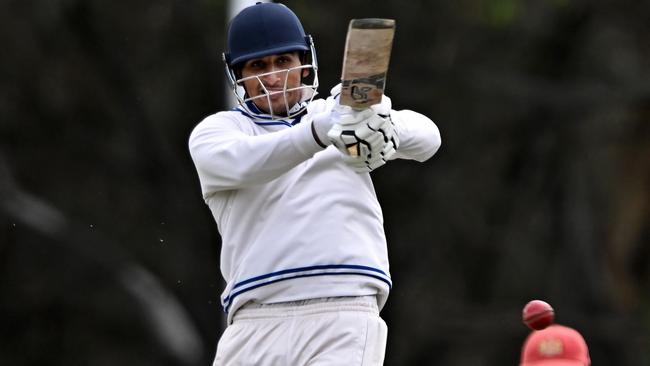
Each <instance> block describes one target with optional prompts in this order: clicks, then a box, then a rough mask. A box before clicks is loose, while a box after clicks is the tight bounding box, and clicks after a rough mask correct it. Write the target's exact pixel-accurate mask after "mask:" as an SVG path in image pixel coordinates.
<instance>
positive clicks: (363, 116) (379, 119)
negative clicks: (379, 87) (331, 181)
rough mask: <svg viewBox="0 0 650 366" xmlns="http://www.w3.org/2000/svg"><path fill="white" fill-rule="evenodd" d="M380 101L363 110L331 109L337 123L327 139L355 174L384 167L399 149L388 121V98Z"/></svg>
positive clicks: (393, 130)
mask: <svg viewBox="0 0 650 366" xmlns="http://www.w3.org/2000/svg"><path fill="white" fill-rule="evenodd" d="M384 98H385V99H382V103H380V104H377V105H374V106H372V107H371V108H370V109H366V110H363V111H354V110H353V109H352V108H350V107H347V106H340V105H337V106H335V108H334V109H335V110H337V111H338V116H339V120H338V121H336V123H334V125H333V126H332V128H331V129H330V130H329V132H328V134H327V136H328V138H329V140H330V141H331V142H332V144H333V145H334V146H336V148H337V149H339V151H341V152H342V153H343V160H344V161H345V162H346V164H348V165H349V166H350V167H352V169H354V170H355V171H356V172H358V173H367V172H371V171H373V170H375V169H377V168H379V167H380V166H382V165H384V164H386V162H388V160H389V159H390V158H391V156H393V154H395V152H396V150H397V148H398V146H399V139H398V137H397V135H396V134H395V129H394V128H393V122H392V120H391V118H390V107H391V105H390V99H389V98H388V97H384ZM378 112H387V113H386V114H381V113H378Z"/></svg>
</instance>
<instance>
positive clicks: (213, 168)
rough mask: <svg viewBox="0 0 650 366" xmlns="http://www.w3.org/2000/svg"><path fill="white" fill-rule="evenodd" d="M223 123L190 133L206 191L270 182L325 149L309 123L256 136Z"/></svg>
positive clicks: (198, 169)
mask: <svg viewBox="0 0 650 366" xmlns="http://www.w3.org/2000/svg"><path fill="white" fill-rule="evenodd" d="M223 125H224V124H223V123H215V124H214V125H210V124H207V125H203V126H202V127H201V128H199V129H197V130H195V131H194V132H193V133H192V136H191V137H190V142H189V149H190V154H191V156H192V159H193V160H194V164H195V165H196V169H197V171H198V173H199V178H200V180H201V185H202V188H203V191H204V193H206V192H215V191H223V190H230V189H237V188H241V187H245V186H250V185H254V184H260V183H265V182H269V181H271V180H273V179H275V178H277V177H279V176H280V175H282V174H284V173H286V172H287V171H289V170H290V169H292V168H293V167H295V166H296V165H298V164H300V163H301V162H303V161H305V160H307V159H309V158H310V157H312V156H313V155H314V153H316V152H317V151H320V150H321V149H322V148H321V147H319V146H318V145H317V144H316V142H315V141H314V138H313V136H312V132H311V128H310V125H309V124H307V123H305V124H298V125H296V126H294V127H291V128H287V129H286V130H283V131H279V132H273V133H268V134H264V135H257V136H250V135H247V134H245V133H243V132H242V131H239V130H236V129H228V128H224V127H223Z"/></svg>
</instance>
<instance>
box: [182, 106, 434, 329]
mask: <svg viewBox="0 0 650 366" xmlns="http://www.w3.org/2000/svg"><path fill="white" fill-rule="evenodd" d="M333 103H334V101H333V99H332V98H331V97H330V98H328V100H327V101H326V100H323V99H318V100H314V101H312V102H311V103H310V105H309V108H308V113H307V114H306V115H304V117H302V119H300V118H298V119H296V120H293V121H268V122H256V121H255V120H253V119H251V118H250V117H249V116H248V115H246V114H245V113H244V112H243V111H241V110H239V109H236V110H232V111H227V112H219V113H216V114H214V115H211V116H209V117H207V118H205V119H204V120H203V121H202V122H201V123H199V124H198V125H197V126H196V128H195V129H194V131H193V132H192V134H191V136H190V139H189V148H190V153H191V155H192V159H193V160H194V164H195V166H196V169H197V172H198V176H199V180H200V183H201V190H202V193H203V198H204V199H205V202H206V203H207V205H208V206H209V208H210V210H211V212H212V215H213V216H214V219H215V221H216V223H217V226H218V229H219V233H220V235H221V239H222V247H221V259H220V261H221V264H220V269H221V273H222V275H223V277H224V280H225V281H226V287H225V290H224V292H223V294H222V296H221V301H222V305H223V308H224V311H226V312H227V313H228V323H230V322H231V321H232V315H233V314H234V312H235V311H236V310H237V309H238V308H239V307H240V306H241V305H243V304H245V303H246V302H248V301H256V302H260V303H275V302H283V301H295V300H304V299H311V298H320V297H338V296H365V295H377V298H378V299H379V306H380V308H381V307H382V306H383V305H384V304H385V302H386V298H387V297H388V292H389V290H390V288H391V286H392V283H391V279H390V273H389V266H388V253H387V246H386V238H385V235H384V228H383V217H382V211H381V207H380V206H379V202H378V201H377V196H376V195H375V190H374V187H373V185H372V180H371V179H370V174H368V173H363V174H359V173H356V172H354V171H353V170H352V169H351V168H350V167H348V166H347V165H346V164H345V163H344V162H343V160H342V159H341V155H340V152H339V151H338V150H337V149H336V148H335V147H334V146H329V147H328V148H326V149H322V148H321V147H320V146H319V145H318V144H317V143H316V141H315V140H314V137H313V135H312V132H311V116H313V115H314V114H316V113H318V112H322V111H325V110H326V109H328V108H331V107H332V105H333ZM391 117H392V119H393V122H394V123H395V130H396V133H397V134H398V137H399V140H400V145H399V149H398V151H397V154H395V157H397V158H406V159H414V160H418V161H424V160H426V159H428V158H429V157H431V156H432V155H433V154H434V153H435V152H436V151H437V149H438V147H439V146H440V134H439V132H438V128H437V127H436V126H435V124H434V123H433V122H432V121H431V120H430V119H428V118H427V117H425V116H423V115H421V114H418V113H416V112H412V111H409V110H403V111H392V112H391Z"/></svg>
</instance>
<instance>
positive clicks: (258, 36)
mask: <svg viewBox="0 0 650 366" xmlns="http://www.w3.org/2000/svg"><path fill="white" fill-rule="evenodd" d="M293 51H299V52H301V53H302V54H303V55H304V56H303V58H302V59H303V63H304V64H307V63H309V64H310V65H304V66H303V68H309V69H311V72H310V76H309V78H308V79H307V80H303V84H305V85H304V88H305V89H309V90H305V92H304V93H303V94H304V95H305V98H303V100H301V103H299V104H300V106H296V107H295V108H293V109H292V110H291V111H290V112H287V113H286V115H284V116H281V117H283V118H286V117H291V116H294V115H296V114H298V113H300V112H302V111H303V110H305V109H306V107H307V104H308V103H309V102H310V101H311V100H312V99H313V97H314V95H315V94H316V90H317V88H318V64H317V61H316V51H315V48H314V43H313V40H312V37H311V36H310V35H308V34H307V33H305V30H304V28H303V26H302V24H301V23H300V20H299V19H298V17H297V16H296V14H295V13H294V12H293V11H292V10H291V9H289V8H288V7H286V6H285V5H283V4H276V3H261V2H260V3H257V4H255V5H252V6H249V7H247V8H244V9H243V10H242V11H241V12H239V14H237V15H236V16H235V17H234V18H233V19H232V20H231V22H230V24H229V27H228V35H227V40H226V50H225V52H224V53H223V60H224V62H225V64H226V74H227V76H228V79H229V81H230V84H231V86H232V90H233V92H234V93H235V96H236V97H237V100H238V101H239V104H240V105H241V106H242V107H243V108H244V109H246V110H247V111H249V112H251V113H254V114H259V113H256V112H259V111H250V110H249V109H250V107H251V103H250V100H249V99H247V96H246V92H245V90H243V88H242V87H241V85H239V81H240V80H238V78H239V72H238V69H239V68H240V67H241V65H242V64H243V63H244V62H246V61H248V60H250V59H254V58H259V57H265V56H269V55H276V54H282V53H286V52H293ZM247 102H249V103H247ZM264 117H265V118H266V117H268V116H264ZM276 117H277V116H271V118H273V119H275V118H276Z"/></svg>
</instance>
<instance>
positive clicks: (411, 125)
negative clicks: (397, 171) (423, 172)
mask: <svg viewBox="0 0 650 366" xmlns="http://www.w3.org/2000/svg"><path fill="white" fill-rule="evenodd" d="M391 118H392V120H393V123H394V124H395V131H396V133H397V136H398V137H399V141H400V144H399V148H398V149H397V153H396V154H395V155H394V158H396V159H410V160H416V161H419V162H423V161H426V160H427V159H429V158H430V157H432V156H433V155H434V154H435V153H436V151H438V149H439V148H440V145H441V143H442V141H441V138H440V131H439V130H438V126H436V124H435V123H433V121H431V119H429V118H428V117H426V116H425V115H422V114H420V113H417V112H414V111H411V110H408V109H404V110H401V111H395V110H393V111H391Z"/></svg>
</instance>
